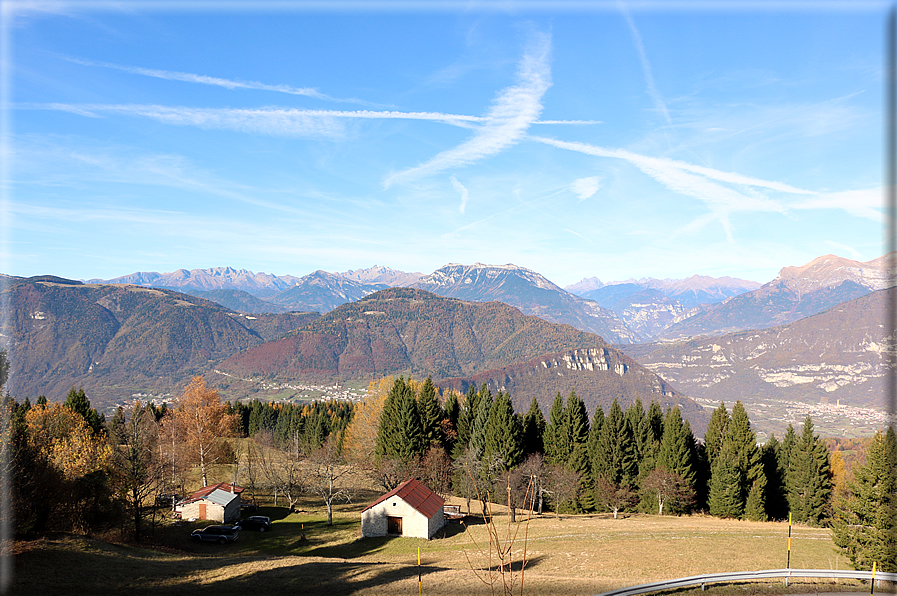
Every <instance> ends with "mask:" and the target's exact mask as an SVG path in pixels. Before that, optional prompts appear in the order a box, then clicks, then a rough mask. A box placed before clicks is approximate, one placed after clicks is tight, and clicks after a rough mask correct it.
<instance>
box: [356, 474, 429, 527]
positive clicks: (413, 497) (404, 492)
mask: <svg viewBox="0 0 897 596" xmlns="http://www.w3.org/2000/svg"><path fill="white" fill-rule="evenodd" d="M392 496H396V497H399V498H400V499H402V500H403V501H405V502H406V503H408V504H409V505H411V506H412V507H414V508H415V509H417V510H418V511H420V512H421V513H423V514H424V515H425V516H426V517H427V519H429V518H431V517H433V516H434V515H436V513H437V512H438V511H441V510H442V505H443V504H444V503H445V499H443V498H442V497H440V496H439V495H437V494H436V493H434V492H433V491H431V490H430V489H429V488H427V487H426V486H424V485H423V484H421V483H420V482H419V481H417V480H415V479H414V478H412V479H411V480H406V481H405V482H403V483H402V484H400V485H398V486H397V487H395V488H394V489H392V490H391V491H389V492H388V493H386V494H385V495H383V496H381V497H380V498H379V499H377V500H376V501H374V502H373V503H371V504H370V505H368V506H367V507H365V508H364V510H365V511H367V510H368V509H370V508H371V507H373V506H374V505H379V504H380V503H382V502H383V501H385V500H386V499H388V498H390V497H392Z"/></svg>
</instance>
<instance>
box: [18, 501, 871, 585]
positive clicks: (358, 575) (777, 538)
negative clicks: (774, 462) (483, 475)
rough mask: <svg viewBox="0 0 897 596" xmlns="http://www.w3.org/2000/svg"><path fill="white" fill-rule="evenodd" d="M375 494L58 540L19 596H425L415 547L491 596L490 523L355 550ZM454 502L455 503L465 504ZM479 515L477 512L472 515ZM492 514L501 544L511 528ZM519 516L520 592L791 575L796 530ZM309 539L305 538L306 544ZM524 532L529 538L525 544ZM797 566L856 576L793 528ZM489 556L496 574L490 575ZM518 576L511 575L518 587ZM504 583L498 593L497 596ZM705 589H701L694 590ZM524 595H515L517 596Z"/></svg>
mask: <svg viewBox="0 0 897 596" xmlns="http://www.w3.org/2000/svg"><path fill="white" fill-rule="evenodd" d="M368 496H370V495H360V496H359V498H358V499H356V502H355V503H354V504H350V505H342V506H340V507H339V508H338V509H337V511H336V513H335V518H334V525H333V526H332V527H328V526H327V525H326V515H325V514H324V511H323V509H322V508H321V506H320V504H319V503H317V502H315V501H313V500H310V499H309V500H307V501H303V502H301V503H300V508H299V511H298V512H297V513H293V514H288V512H287V510H286V509H285V508H283V507H278V508H276V507H273V506H272V507H263V508H262V510H261V511H260V513H261V514H263V515H269V516H271V517H272V519H273V520H274V529H273V530H272V531H271V532H267V533H264V534H260V533H257V532H250V531H244V532H241V533H240V538H239V540H238V541H237V542H236V543H233V544H227V545H219V544H205V543H203V544H194V543H192V542H191V541H190V539H189V534H190V531H191V530H192V528H193V527H197V526H199V527H201V526H204V525H206V523H207V522H204V523H202V524H197V525H196V526H193V525H191V524H184V525H182V526H173V525H166V526H163V527H161V528H159V529H158V530H157V531H156V534H155V537H154V548H152V549H149V548H142V547H141V548H138V547H135V546H132V545H126V544H116V543H110V542H104V541H101V540H99V539H97V538H86V537H77V536H69V535H65V536H55V537H48V538H43V539H40V540H36V541H31V542H23V543H18V544H17V555H16V560H15V580H14V582H15V583H14V591H13V593H15V594H40V595H53V594H60V595H62V594H116V593H119V594H125V593H126V594H136V595H139V594H191V595H193V594H207V593H208V594H216V595H220V596H226V595H230V594H234V595H237V594H239V595H240V596H245V595H247V594H264V593H270V594H286V593H290V594H314V595H319V594H358V595H375V594H409V595H410V594H417V593H418V567H417V549H418V547H419V548H420V552H421V568H420V573H421V577H422V582H421V584H422V585H421V587H422V592H423V594H446V595H452V594H492V593H493V592H492V589H491V588H490V586H488V585H486V584H484V583H483V582H481V581H480V580H479V579H478V578H477V575H476V574H475V573H474V569H477V570H479V571H480V573H481V574H482V573H484V571H483V570H485V569H487V568H488V567H489V566H490V561H489V560H488V559H487V557H485V556H484V555H483V554H482V552H481V551H478V549H477V547H476V545H475V543H476V544H479V545H481V546H485V545H486V544H488V539H487V534H486V526H485V525H484V524H483V523H482V520H481V519H480V520H479V523H477V522H476V520H474V519H473V518H468V519H470V520H471V524H470V525H469V526H468V528H467V529H466V530H465V529H464V528H463V527H462V526H460V525H453V526H449V527H448V528H447V529H446V531H445V532H444V533H442V534H440V535H439V536H438V537H437V538H435V539H433V540H430V541H426V540H419V539H411V538H376V539H370V538H369V539H365V540H359V539H358V538H357V535H358V531H359V527H360V522H359V519H360V516H359V512H360V511H361V509H363V508H364V506H365V505H366V504H367V503H368V502H369V499H368V498H367V497H368ZM455 502H458V501H455ZM473 508H474V511H476V510H477V509H476V504H474V505H473ZM504 513H505V512H504V511H503V510H501V509H500V508H496V512H495V514H496V527H497V528H498V530H499V531H500V533H501V534H502V535H503V536H504V535H505V532H506V531H507V528H508V525H507V518H506V516H505V515H504ZM522 520H525V516H519V517H518V525H517V529H518V535H517V541H516V543H515V549H514V557H513V560H514V561H515V564H514V568H515V569H517V570H519V567H520V561H521V559H522V557H523V547H524V545H526V551H527V559H528V564H527V566H526V571H525V576H524V590H523V593H524V594H531V595H533V594H560V595H566V594H569V595H574V594H577V595H579V594H583V595H587V594H598V593H601V592H604V591H606V590H610V589H613V588H617V587H622V586H627V585H633V584H640V583H645V582H650V581H656V580H661V579H671V578H676V577H683V576H689V575H698V574H702V573H713V572H721V571H743V570H757V569H776V568H782V567H785V562H786V556H787V550H786V549H787V535H788V527H787V524H782V523H755V522H743V521H731V520H720V519H716V518H712V517H705V516H687V517H672V516H663V517H659V516H652V515H632V516H628V517H625V518H621V519H616V520H615V519H613V518H612V517H611V516H610V515H586V516H572V515H570V516H568V515H564V516H562V517H561V519H557V518H555V516H554V515H553V514H551V515H547V516H543V517H541V518H534V519H532V520H531V521H529V523H528V525H527V524H526V523H525V521H522ZM303 534H304V536H305V538H304V539H303V537H302V536H303ZM524 535H526V538H525V540H524ZM792 546H793V551H792V558H791V566H792V567H794V568H823V569H849V568H850V567H849V565H848V563H847V561H846V559H844V558H843V557H842V556H841V555H840V554H839V553H838V552H837V551H836V549H835V547H834V545H833V544H832V541H831V538H830V534H829V531H828V530H826V529H821V528H808V527H799V526H796V527H795V528H794V531H793V537H792ZM494 564H495V560H494V559H493V560H492V562H491V565H493V566H494ZM519 577H520V576H519V573H517V574H515V578H516V580H517V581H519ZM500 587H501V584H500V580H499V583H498V585H497V586H496V588H497V589H496V592H495V593H501V592H500ZM850 590H863V591H865V592H866V593H868V590H869V588H868V586H865V587H864V586H861V585H860V584H858V583H854V584H851V583H850V582H847V583H840V584H836V583H831V582H824V581H822V580H820V581H819V582H812V581H811V580H796V581H792V583H791V586H790V587H789V588H785V586H784V585H783V584H782V583H753V584H741V585H737V586H709V587H708V590H707V592H705V593H707V594H784V593H815V592H817V591H820V592H824V591H850ZM697 591H698V592H700V589H699V588H698V589H697ZM514 593H515V594H519V593H520V590H519V584H517V587H516V588H515V590H514Z"/></svg>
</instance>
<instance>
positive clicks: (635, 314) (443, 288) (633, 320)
mask: <svg viewBox="0 0 897 596" xmlns="http://www.w3.org/2000/svg"><path fill="white" fill-rule="evenodd" d="M885 259H886V257H880V258H878V259H874V260H871V261H868V262H859V261H853V260H851V259H846V258H843V257H836V256H833V255H826V256H823V257H819V258H817V259H814V260H813V261H811V262H810V263H807V264H806V265H803V266H800V267H784V268H783V269H782V270H781V271H780V273H779V275H778V276H777V277H776V278H775V279H774V280H772V281H770V282H768V283H766V284H763V285H761V284H759V283H757V282H752V281H747V280H742V279H737V278H731V277H720V278H712V277H708V276H700V275H694V276H691V277H689V278H687V279H682V280H671V279H665V280H658V279H651V278H647V279H639V280H634V279H633V280H627V281H625V282H612V283H608V284H603V283H602V282H601V281H600V280H598V278H595V277H592V278H584V279H583V280H582V281H581V282H578V283H577V284H573V285H571V286H568V287H567V288H566V289H562V288H560V287H558V286H557V285H555V284H554V283H552V282H551V281H549V280H548V279H546V278H545V277H544V276H542V275H541V274H539V273H537V272H535V271H532V270H529V269H526V268H524V267H518V266H516V265H512V264H508V265H500V266H495V265H483V264H480V263H475V264H473V265H461V264H454V263H453V264H448V265H445V266H443V267H441V268H439V269H437V270H436V271H434V272H433V273H431V274H429V275H421V274H420V273H404V272H401V271H396V270H394V269H390V268H388V267H382V266H377V265H375V266H374V267H371V268H368V269H357V270H350V271H346V272H343V273H328V272H325V271H316V272H314V273H311V274H309V275H306V276H303V277H295V276H282V277H278V276H275V275H271V274H266V273H259V274H255V273H252V272H250V271H246V270H242V269H240V270H237V269H233V268H229V267H219V268H215V269H195V270H192V271H186V270H183V269H181V270H178V271H176V272H174V273H166V274H159V273H134V274H132V275H129V276H124V277H120V278H115V279H112V280H105V281H103V282H102V283H135V284H137V285H145V286H151V287H165V288H169V289H176V290H178V291H182V292H186V293H190V294H194V295H198V296H201V297H207V298H209V299H213V300H214V299H217V300H219V301H220V303H221V304H222V305H224V306H227V307H228V308H231V309H234V310H238V311H240V312H247V313H253V312H254V313H279V312H286V311H316V312H321V313H326V312H329V311H331V310H333V309H334V308H336V307H337V306H339V305H341V304H345V303H348V302H352V301H354V300H358V299H360V298H362V297H364V296H367V295H368V294H370V293H372V292H376V291H378V290H381V289H384V288H386V287H396V286H399V287H415V288H420V289H424V290H427V291H430V292H433V293H435V294H438V295H440V296H448V297H455V298H462V299H464V300H472V301H486V300H500V301H502V302H505V303H506V304H510V305H512V306H515V307H517V308H519V309H520V310H521V312H523V313H524V314H528V315H534V316H538V317H541V318H543V319H545V320H547V321H550V322H555V323H566V324H569V325H573V326H574V327H576V328H577V329H580V330H582V331H587V332H590V333H597V334H599V335H601V336H602V337H603V338H605V339H606V340H607V341H609V342H611V343H615V344H632V343H644V342H650V341H653V340H658V339H659V340H681V339H686V338H689V337H696V336H704V335H722V334H725V333H730V332H734V331H738V330H744V329H758V328H765V327H771V326H776V325H782V324H786V323H790V322H793V321H796V320H798V319H800V318H802V317H806V316H811V315H813V314H816V313H818V312H821V311H823V310H826V309H827V308H830V307H831V306H833V305H835V304H838V303H840V302H844V301H846V300H851V299H853V298H856V297H859V296H861V295H863V294H866V293H868V292H871V291H874V290H880V289H884V287H886V285H887V284H888V279H890V278H889V276H888V274H887V272H886V271H885ZM92 281H94V282H99V281H102V280H92ZM225 289H228V290H240V291H243V292H246V293H249V294H251V295H253V296H255V297H256V298H258V299H259V300H258V301H252V300H249V299H247V297H246V296H244V295H239V294H225V293H222V292H218V293H216V294H215V295H210V294H207V293H206V292H209V291H215V290H225Z"/></svg>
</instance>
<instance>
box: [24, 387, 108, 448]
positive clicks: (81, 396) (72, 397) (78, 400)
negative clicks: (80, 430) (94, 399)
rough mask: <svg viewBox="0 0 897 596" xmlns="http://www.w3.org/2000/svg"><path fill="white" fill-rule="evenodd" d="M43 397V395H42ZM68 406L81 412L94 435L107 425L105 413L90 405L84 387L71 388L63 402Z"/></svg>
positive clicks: (77, 412)
mask: <svg viewBox="0 0 897 596" xmlns="http://www.w3.org/2000/svg"><path fill="white" fill-rule="evenodd" d="M41 397H43V396H41ZM46 401H47V398H45V397H44V403H45V404H46ZM39 403H40V398H38V404H39ZM62 405H63V406H65V407H66V408H68V409H70V410H71V411H73V412H75V413H76V414H80V415H81V417H82V418H84V420H85V422H87V425H88V426H89V427H90V430H91V434H93V435H94V436H97V435H99V434H100V433H101V432H102V430H103V427H104V426H105V425H106V416H105V415H103V414H98V413H97V411H96V408H91V407H90V400H89V399H87V395H86V394H85V393H84V388H83V387H79V388H78V390H77V391H76V390H75V388H74V387H72V388H71V389H69V392H68V395H66V397H65V402H63V404H62Z"/></svg>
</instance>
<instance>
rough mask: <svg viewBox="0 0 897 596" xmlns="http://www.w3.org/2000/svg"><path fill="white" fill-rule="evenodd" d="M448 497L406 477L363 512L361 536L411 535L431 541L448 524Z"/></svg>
mask: <svg viewBox="0 0 897 596" xmlns="http://www.w3.org/2000/svg"><path fill="white" fill-rule="evenodd" d="M444 503H445V499H443V498H442V497H440V496H439V495H437V494H436V493H434V492H433V491H431V490H430V489H429V488H427V487H426V486H424V485H423V484H421V483H420V482H418V481H417V480H415V479H413V478H412V479H411V480H406V481H405V482H403V483H402V484H400V485H399V486H397V487H396V488H394V489H393V490H391V491H389V492H388V493H386V494H385V495H383V496H381V497H380V498H379V499H377V500H376V501H374V502H373V503H371V504H370V505H368V506H367V508H366V509H365V510H364V511H362V512H361V536H362V538H367V537H372V536H411V537H414V538H426V539H427V540H429V539H430V538H432V537H433V535H434V534H435V533H436V532H437V531H438V530H439V529H440V528H441V527H442V526H443V525H444V524H445V519H444V517H443V515H442V505H443V504H444Z"/></svg>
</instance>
